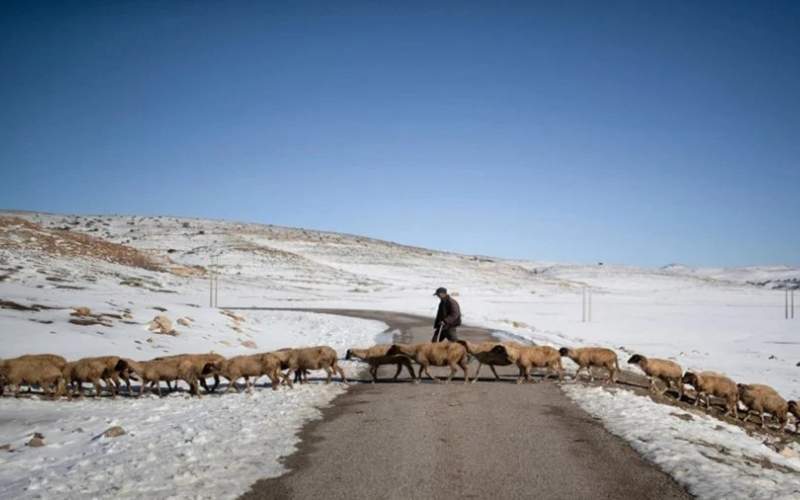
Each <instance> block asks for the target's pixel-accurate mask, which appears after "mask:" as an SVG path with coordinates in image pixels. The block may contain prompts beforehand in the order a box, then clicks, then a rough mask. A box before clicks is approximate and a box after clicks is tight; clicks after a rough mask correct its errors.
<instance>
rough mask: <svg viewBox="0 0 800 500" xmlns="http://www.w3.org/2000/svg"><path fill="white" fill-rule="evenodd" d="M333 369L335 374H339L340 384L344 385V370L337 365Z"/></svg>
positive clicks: (345, 379) (345, 378) (345, 381)
mask: <svg viewBox="0 0 800 500" xmlns="http://www.w3.org/2000/svg"><path fill="white" fill-rule="evenodd" d="M333 369H334V370H336V372H337V373H338V374H339V376H340V377H342V383H343V384H346V383H347V377H345V376H344V370H342V367H341V366H339V365H338V364H335V365H333Z"/></svg>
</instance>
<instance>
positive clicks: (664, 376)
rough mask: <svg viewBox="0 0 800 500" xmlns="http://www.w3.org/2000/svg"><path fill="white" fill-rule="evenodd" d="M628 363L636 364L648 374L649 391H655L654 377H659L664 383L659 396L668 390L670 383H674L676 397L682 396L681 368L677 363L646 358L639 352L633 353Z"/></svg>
mask: <svg viewBox="0 0 800 500" xmlns="http://www.w3.org/2000/svg"><path fill="white" fill-rule="evenodd" d="M628 364H631V365H638V366H639V368H641V369H642V371H643V372H644V373H645V375H647V376H648V378H649V379H650V391H652V392H655V390H656V379H659V380H661V381H662V382H664V384H665V385H666V388H665V389H664V390H663V391H661V396H663V395H664V394H665V393H666V392H667V391H668V390H669V388H670V386H671V385H674V386H675V389H677V391H678V399H679V400H680V399H681V398H682V397H683V382H681V378H682V377H683V368H681V365H679V364H678V363H676V362H674V361H670V360H668V359H658V358H646V357H644V356H642V355H641V354H634V355H633V356H631V358H630V359H629V360H628Z"/></svg>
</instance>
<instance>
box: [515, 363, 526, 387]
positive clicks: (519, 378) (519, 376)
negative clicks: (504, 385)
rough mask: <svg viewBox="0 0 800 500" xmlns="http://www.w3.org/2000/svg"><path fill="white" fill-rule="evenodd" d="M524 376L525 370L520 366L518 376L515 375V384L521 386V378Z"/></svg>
mask: <svg viewBox="0 0 800 500" xmlns="http://www.w3.org/2000/svg"><path fill="white" fill-rule="evenodd" d="M524 376H525V369H524V368H522V367H521V366H520V367H519V375H517V384H521V383H522V380H523V377H524Z"/></svg>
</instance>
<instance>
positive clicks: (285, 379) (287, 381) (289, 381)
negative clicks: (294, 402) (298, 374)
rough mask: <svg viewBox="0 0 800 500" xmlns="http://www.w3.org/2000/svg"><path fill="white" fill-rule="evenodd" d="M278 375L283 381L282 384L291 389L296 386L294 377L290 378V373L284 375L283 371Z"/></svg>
mask: <svg viewBox="0 0 800 500" xmlns="http://www.w3.org/2000/svg"><path fill="white" fill-rule="evenodd" d="M278 374H279V376H280V377H281V378H282V379H283V380H282V382H281V384H286V385H288V386H289V389H293V388H294V385H292V377H290V376H289V372H286V373H283V372H282V371H280V370H278Z"/></svg>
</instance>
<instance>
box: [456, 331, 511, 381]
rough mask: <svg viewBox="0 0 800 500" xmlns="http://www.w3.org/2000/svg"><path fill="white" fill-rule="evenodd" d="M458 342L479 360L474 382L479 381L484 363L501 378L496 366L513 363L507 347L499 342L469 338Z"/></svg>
mask: <svg viewBox="0 0 800 500" xmlns="http://www.w3.org/2000/svg"><path fill="white" fill-rule="evenodd" d="M457 342H458V343H459V344H461V345H463V346H464V347H465V348H466V350H467V353H469V355H470V356H472V357H474V358H475V359H477V360H478V368H477V370H475V376H474V377H473V378H472V383H473V384H474V383H475V382H477V381H478V375H480V373H481V367H482V366H483V365H488V366H489V368H490V369H491V370H492V373H494V377H495V379H496V380H500V375H498V374H497V370H495V369H494V367H495V366H508V365H510V364H511V363H513V361H512V360H511V359H510V358H509V354H508V351H507V350H506V348H505V347H504V346H503V345H502V344H500V343H498V342H478V343H475V342H470V341H468V340H458V341H457Z"/></svg>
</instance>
